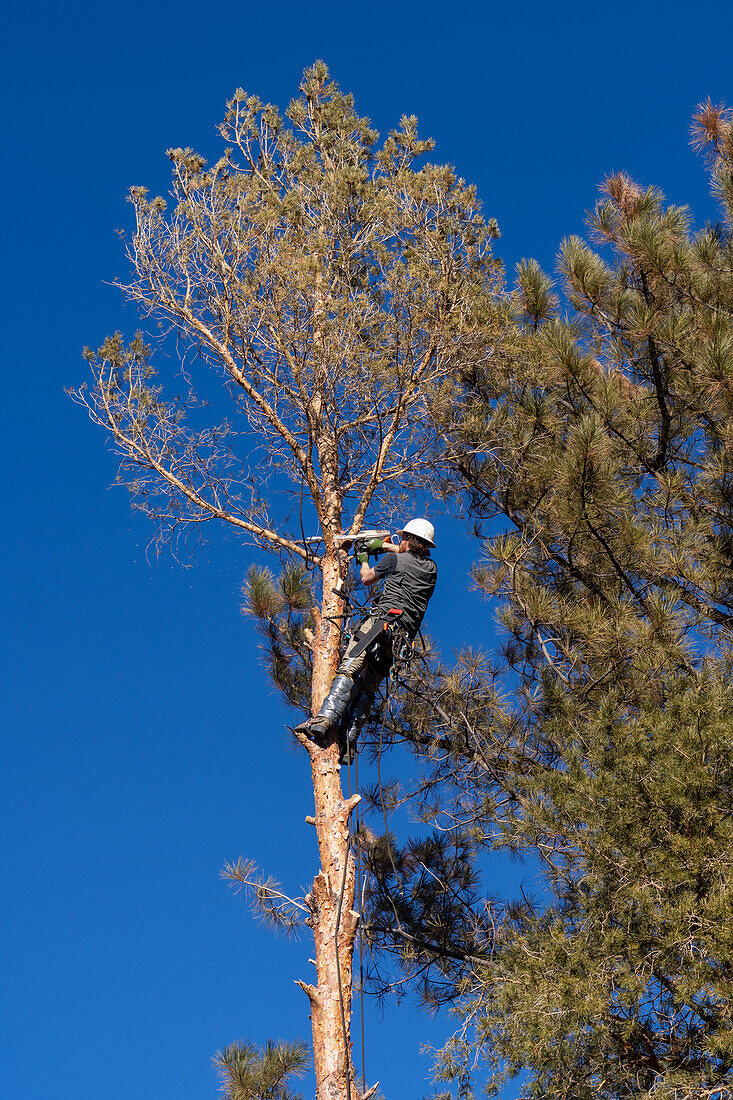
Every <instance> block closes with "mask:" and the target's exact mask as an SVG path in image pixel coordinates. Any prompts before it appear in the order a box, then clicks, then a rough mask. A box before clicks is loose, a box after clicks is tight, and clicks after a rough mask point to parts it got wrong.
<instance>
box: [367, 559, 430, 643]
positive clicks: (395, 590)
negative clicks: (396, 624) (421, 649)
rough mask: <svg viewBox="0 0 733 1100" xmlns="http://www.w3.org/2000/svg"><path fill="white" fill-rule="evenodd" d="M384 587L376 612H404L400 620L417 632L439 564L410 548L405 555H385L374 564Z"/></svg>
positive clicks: (409, 628)
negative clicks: (393, 609)
mask: <svg viewBox="0 0 733 1100" xmlns="http://www.w3.org/2000/svg"><path fill="white" fill-rule="evenodd" d="M374 572H375V573H376V574H377V578H378V579H379V580H382V579H383V580H384V587H383V588H382V591H381V593H380V594H379V596H378V597H377V601H376V605H375V611H377V612H384V611H389V609H390V608H391V607H395V608H399V609H400V610H401V611H402V615H401V616H400V621H401V622H403V623H404V625H405V626H406V627H407V629H408V630H409V631H410V633H411V634H415V633H416V632H417V630H418V628H419V626H420V623H421V622H422V620H423V615H424V614H425V609H426V608H427V606H428V602H429V600H430V597H431V596H432V594H433V590H434V588H435V581H436V579H437V576H438V567H437V565H436V564H435V562H434V561H433V559H432V558H418V557H416V556H415V555H414V554H411V553H410V552H409V550H407V551H405V553H404V554H393V553H391V552H390V553H389V554H384V555H383V556H382V557H381V558H379V559H378V561H377V563H376V565H375V566H374Z"/></svg>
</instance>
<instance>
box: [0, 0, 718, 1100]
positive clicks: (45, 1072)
mask: <svg viewBox="0 0 733 1100" xmlns="http://www.w3.org/2000/svg"><path fill="white" fill-rule="evenodd" d="M732 32H733V9H731V8H729V7H728V6H727V5H722V4H712V3H708V2H706V0H701V2H698V3H696V4H694V5H693V4H682V3H674V2H671V3H667V4H652V3H649V4H645V3H635V4H631V3H623V2H621V3H617V4H614V5H613V6H609V7H608V9H602V8H600V7H597V8H590V7H587V6H586V5H585V4H580V3H570V4H556V5H547V4H540V3H534V2H530V3H518V4H513V5H506V4H503V5H500V6H499V5H492V4H488V3H475V2H470V3H456V4H452V5H439V4H436V3H433V2H432V0H430V2H423V3H419V4H418V3H415V2H412V0H411V2H408V3H399V2H392V3H384V2H381V0H380V2H377V3H373V4H371V5H370V6H368V7H364V8H357V7H356V6H351V5H345V4H335V3H326V4H324V3H320V4H318V3H316V4H312V5H304V4H303V5H301V4H296V3H293V2H291V0H283V2H282V3H280V4H277V5H272V6H269V7H268V6H265V5H257V6H254V5H252V4H247V3H244V4H238V5H224V4H220V3H217V2H216V0H214V2H212V3H210V4H208V5H204V6H202V5H194V4H192V3H190V2H189V0H182V2H179V3H177V4H173V3H168V2H161V0H151V2H150V3H149V4H141V3H139V2H138V0H133V2H130V3H128V4H125V5H121V4H114V5H107V6H104V5H91V4H79V3H73V2H72V3H70V4H66V5H55V4H48V3H44V4H38V5H35V6H33V7H32V8H26V9H23V10H22V9H21V6H20V5H15V6H14V9H13V10H12V11H11V12H10V13H9V14H8V17H7V23H6V34H5V41H4V44H3V52H4V57H3V64H2V70H1V72H2V75H1V77H0V79H2V81H3V85H4V87H3V93H4V96H3V103H4V123H5V126H4V131H5V132H4V142H3V144H4V149H5V166H6V167H5V170H4V172H3V175H2V180H1V181H0V186H1V187H2V190H3V211H4V215H5V217H4V231H5V242H4V249H3V251H4V259H5V262H4V264H3V282H4V286H3V302H4V305H5V307H6V321H5V325H4V340H3V352H4V354H3V360H4V378H3V390H4V393H3V397H4V400H3V402H2V435H1V437H0V438H2V442H3V446H4V450H5V457H4V470H5V478H4V509H3V511H4V521H5V522H4V527H5V533H4V538H3V541H2V551H3V563H4V569H3V573H4V578H5V584H4V591H3V622H4V625H5V631H4V634H5V639H6V652H5V656H4V659H3V663H2V675H3V680H4V687H3V710H4V715H3V729H4V734H5V748H4V754H3V755H4V759H3V767H2V779H0V790H1V791H2V806H1V809H0V812H1V813H2V819H3V820H2V831H3V836H4V845H3V853H2V857H1V858H2V863H1V865H0V875H1V881H2V884H3V887H4V891H3V892H4V900H3V905H2V912H1V914H0V928H1V930H2V931H1V942H2V950H3V954H4V961H3V971H4V983H3V984H4V987H5V996H4V998H3V1009H2V1011H3V1013H4V1016H5V1018H4V1019H3V1020H2V1027H1V1029H0V1030H1V1032H2V1034H3V1037H4V1041H5V1046H6V1049H5V1051H4V1053H3V1056H2V1057H3V1065H2V1067H0V1074H1V1076H2V1079H3V1082H4V1087H5V1093H6V1095H8V1096H13V1097H25V1096H39V1095H43V1096H44V1097H46V1098H47V1100H86V1098H87V1097H91V1096H100V1095H103V1096H104V1097H105V1100H118V1098H119V1100H122V1098H123V1097H124V1098H125V1100H128V1098H129V1097H135V1098H136V1100H147V1098H153V1097H155V1098H156V1100H159V1098H160V1097H171V1098H175V1100H194V1098H195V1100H200V1098H202V1097H205V1096H213V1095H214V1094H215V1092H216V1081H215V1078H214V1076H213V1073H212V1071H211V1068H210V1065H209V1058H210V1056H211V1054H212V1053H213V1052H214V1050H215V1049H216V1048H217V1047H219V1046H223V1045H224V1044H226V1043H228V1042H230V1041H231V1040H232V1039H235V1038H237V1037H244V1038H247V1039H251V1040H254V1041H257V1042H264V1041H265V1040H266V1039H267V1038H268V1037H270V1036H272V1037H283V1038H288V1039H294V1038H296V1037H299V1036H303V1037H306V1038H307V1037H308V1035H309V1025H308V1019H307V1011H306V1005H305V998H304V997H303V994H302V993H301V992H300V991H299V990H298V989H297V988H296V987H295V986H294V984H293V979H294V978H297V977H307V976H308V969H309V964H308V961H307V959H308V954H309V946H308V943H307V941H303V942H300V943H298V942H295V943H286V942H283V941H280V940H278V941H275V940H273V938H272V937H271V935H270V933H269V932H268V931H267V930H265V929H263V928H262V927H260V926H259V925H257V924H256V923H255V922H254V921H253V920H252V918H251V917H250V914H249V911H248V910H247V908H246V906H245V904H244V903H243V901H242V900H241V899H237V898H233V897H232V896H231V894H230V893H229V892H228V890H227V888H226V886H225V885H224V884H223V883H222V881H221V880H220V879H219V877H218V870H219V868H220V866H221V864H222V863H223V861H224V860H225V859H228V858H235V857H236V856H237V855H239V854H240V853H241V854H243V855H246V856H252V857H254V858H256V859H257V860H258V861H259V862H260V863H261V864H262V865H263V866H264V867H265V868H266V869H267V870H268V871H270V872H272V873H273V874H275V875H277V876H278V877H279V878H280V879H281V881H283V882H284V883H286V884H287V885H288V886H290V887H292V888H293V889H294V890H298V889H299V888H300V887H305V886H306V885H307V883H308V882H309V880H310V879H311V877H312V874H313V871H314V869H315V850H314V838H313V835H312V831H310V830H308V829H307V827H306V826H305V825H304V824H303V817H304V815H305V814H306V813H308V812H310V809H311V805H312V792H311V791H310V783H309V771H308V767H307V762H306V760H305V757H304V756H300V755H298V754H296V753H295V752H293V751H292V750H291V749H290V748H289V739H288V735H287V733H286V732H285V730H284V728H283V722H284V718H285V714H284V711H283V710H282V708H281V706H280V703H279V701H278V699H277V698H276V696H275V695H274V694H273V693H272V692H271V690H270V688H269V686H268V684H267V682H266V680H265V678H264V676H262V675H261V673H260V670H259V669H258V666H257V649H256V644H257V643H256V638H255V637H254V634H253V630H252V628H251V627H250V626H249V625H248V624H247V623H245V622H243V621H242V619H241V617H240V615H239V597H238V590H239V586H240V584H241V581H242V578H243V575H244V571H245V569H246V566H247V564H248V562H249V561H250V560H251V554H250V552H249V551H248V550H247V549H246V547H244V546H243V545H242V544H241V542H239V541H238V540H237V539H236V538H234V537H232V536H225V537H222V536H221V535H220V534H219V533H217V532H215V531H214V530H213V529H212V531H211V536H212V539H213V541H212V543H211V545H210V546H209V547H208V549H207V551H206V553H205V554H203V555H201V556H200V559H199V561H198V563H197V564H196V565H195V566H193V567H191V568H185V567H184V566H182V565H181V564H179V563H177V562H176V561H174V560H173V559H172V558H171V557H170V556H164V557H163V558H161V559H160V560H158V561H155V560H152V561H148V559H147V557H146V545H147V543H148V540H149V538H150V535H151V533H152V532H151V530H150V528H149V526H148V525H147V523H146V522H145V521H144V520H143V519H141V518H140V517H135V516H133V515H132V514H131V513H130V510H129V503H128V499H127V496H126V494H125V492H124V491H123V490H119V489H110V488H109V486H110V485H111V483H112V482H113V480H114V476H115V462H114V460H113V458H112V457H111V456H110V455H109V453H108V452H107V451H106V450H105V447H104V441H103V439H102V437H101V434H100V433H99V432H98V431H97V430H95V429H94V428H93V426H92V425H91V424H90V423H89V422H88V421H87V420H86V419H85V418H84V416H83V415H82V411H81V410H80V409H78V408H77V407H76V406H74V405H72V404H71V402H70V401H69V400H68V399H67V398H66V397H65V396H64V394H63V387H64V386H66V385H77V384H79V382H81V381H82V380H83V378H84V370H85V366H84V363H83V362H82V359H81V355H80V349H81V347H82V346H83V345H85V344H91V345H93V346H96V345H98V344H99V343H100V342H101V341H102V339H103V338H104V336H105V335H106V334H107V333H109V332H111V331H113V330H115V329H116V328H122V329H124V330H125V331H126V332H128V333H131V332H132V331H134V328H135V326H136V318H135V317H134V315H133V314H132V312H131V311H130V310H129V309H125V308H123V306H122V303H121V302H120V300H119V296H118V293H117V292H116V291H115V290H114V288H112V287H110V286H109V285H107V284H108V283H109V281H111V280H112V279H113V278H114V276H115V275H118V274H119V275H124V273H125V265H124V257H123V255H122V249H121V246H120V242H119V240H118V239H117V237H116V235H115V232H114V231H115V229H116V228H117V227H129V225H130V212H131V211H130V208H129V206H128V205H127V204H126V203H125V194H126V191H127V188H128V187H129V186H130V185H133V184H146V185H148V186H149V187H150V188H151V190H153V191H156V192H165V190H166V187H167V174H168V161H167V159H166V157H165V154H164V151H165V149H166V148H168V147H170V146H180V145H190V146H193V147H195V148H197V149H199V150H200V151H201V152H203V153H204V154H205V155H206V154H209V155H211V154H215V153H216V151H217V149H218V141H217V135H216V124H217V122H218V121H219V120H220V118H221V116H222V114H223V110H224V102H225V100H226V98H227V97H228V96H229V95H231V93H232V92H233V90H234V89H235V88H236V87H237V86H240V85H241V86H244V87H245V88H247V89H248V90H250V91H253V92H257V93H258V94H259V95H260V96H262V98H264V99H266V100H270V101H272V102H276V103H279V104H281V105H285V104H286V103H287V101H288V100H289V99H290V98H291V96H293V95H294V94H295V92H296V89H297V84H298V81H299V77H300V73H301V71H302V69H303V68H304V67H305V66H306V65H308V64H310V63H311V62H312V61H313V60H314V59H315V58H324V59H325V60H326V61H327V62H328V64H329V65H330V67H331V70H332V73H333V75H334V76H335V77H336V78H337V79H338V80H339V81H340V83H341V84H342V86H343V87H344V88H346V89H349V90H351V91H353V92H354V93H355V95H356V99H357V106H358V108H359V110H360V111H361V112H362V113H364V114H366V115H368V116H370V117H371V118H372V119H373V121H374V123H375V125H376V126H377V127H378V128H379V129H381V130H382V132H384V131H385V130H386V129H388V128H389V127H390V126H391V125H392V124H393V123H394V122H395V120H396V119H397V118H398V117H399V116H400V115H401V114H403V113H408V114H416V115H417V116H418V117H419V119H420V122H421V130H422V132H423V134H424V135H426V136H427V135H430V136H432V137H434V138H435V139H436V141H437V149H436V152H435V154H434V156H435V158H437V159H439V160H441V161H449V162H452V163H453V164H455V165H456V166H457V168H458V170H459V172H460V173H461V174H462V175H463V176H465V177H466V178H467V179H469V180H471V181H474V182H475V183H476V184H477V185H478V188H479V193H480V195H481V197H482V200H483V202H484V205H485V211H486V214H487V216H492V217H496V218H497V219H498V221H499V225H500V228H501V231H502V238H501V240H500V241H499V242H497V249H496V250H497V253H498V254H499V255H500V256H502V257H503V258H504V259H505V261H506V263H507V266H508V269H509V270H512V269H513V265H514V263H515V262H516V261H517V260H518V259H519V258H520V257H522V256H528V255H533V256H535V257H536V258H537V259H539V261H540V262H541V263H542V264H543V265H544V266H545V267H546V268H548V269H550V270H552V268H553V266H554V256H555V254H556V250H557V246H558V243H559V241H560V239H561V238H562V237H563V236H564V235H566V234H568V233H573V232H580V231H582V226H583V215H584V211H585V210H586V209H588V207H590V206H591V205H592V204H593V202H594V200H595V197H596V194H597V185H598V183H599V181H600V179H601V178H602V177H603V175H604V174H605V173H607V172H609V171H611V170H617V169H624V170H626V171H628V172H630V173H631V175H632V176H634V177H635V178H636V179H637V180H639V181H640V182H642V183H645V184H646V183H655V184H657V185H659V186H660V187H661V188H662V189H663V191H664V192H665V193H666V194H667V196H668V197H669V198H670V199H671V200H672V201H674V202H683V203H689V204H690V205H691V206H692V208H693V212H694V214H695V216H696V217H697V219H698V220H699V221H704V220H705V219H706V218H708V217H711V216H714V206H713V204H712V202H711V200H710V198H709V195H708V188H707V180H706V177H705V173H704V171H703V167H702V164H701V162H700V161H699V159H698V158H697V157H696V156H695V155H694V153H693V152H692V150H691V149H690V147H689V144H688V125H689V120H690V115H691V113H692V110H693V109H694V106H695V104H696V103H698V102H699V101H700V100H702V99H703V98H704V97H706V96H710V97H711V98H712V99H713V100H714V101H718V100H721V99H727V100H728V101H729V102H733V69H732V67H731V63H730V42H731V36H732ZM441 537H442V538H443V540H444V543H443V548H442V549H441V548H440V547H439V549H438V553H437V560H438V563H439V567H440V570H441V573H440V587H439V589H438V592H437V594H436V596H435V599H434V602H433V605H432V607H431V611H430V622H429V625H430V629H431V632H432V634H433V635H434V636H435V637H436V638H437V639H438V641H439V643H440V645H441V647H442V649H443V652H444V653H446V654H450V652H451V650H452V649H453V648H454V647H455V646H456V645H457V644H459V643H461V642H463V641H466V640H467V641H470V642H472V643H478V642H480V641H483V642H485V643H486V644H489V645H490V644H492V637H493V635H492V624H493V609H492V608H490V607H488V606H487V605H485V604H482V603H480V602H479V601H478V599H477V598H476V597H475V596H474V595H472V594H471V593H469V592H468V591H467V583H466V570H467V566H468V563H469V561H470V557H471V553H472V552H473V547H472V546H471V544H470V540H469V539H468V538H467V537H463V536H462V535H461V534H460V532H454V531H451V532H450V534H449V532H448V531H447V530H441V529H440V525H438V540H439V541H440V539H441ZM449 540H450V542H449V545H446V544H447V543H448V541H449ZM456 624H460V633H459V634H457V633H456ZM522 874H523V872H522V870H521V868H511V869H509V870H508V871H507V869H506V868H497V869H496V873H495V876H496V877H495V883H494V885H496V884H498V885H499V886H500V887H501V886H503V885H504V884H507V888H509V885H510V882H511V880H512V879H514V880H515V881H516V880H517V879H518V878H521V876H522ZM449 1026H450V1025H449V1022H447V1021H445V1020H443V1019H437V1020H427V1021H426V1020H425V1019H424V1018H423V1017H421V1016H419V1014H418V1013H417V1011H416V1010H415V1008H414V1006H413V1005H412V1004H411V1002H410V1001H409V999H408V1001H407V1002H405V1003H403V1004H402V1005H400V1006H398V1007H390V1006H387V1007H386V1009H385V1010H384V1014H383V1015H381V1014H380V1013H379V1012H378V1011H376V1010H374V1011H370V1012H369V1018H368V1023H367V1034H368V1040H367V1042H368V1067H367V1068H368V1077H369V1079H370V1080H372V1081H373V1080H374V1079H375V1078H376V1077H379V1079H380V1080H381V1082H382V1088H383V1091H384V1093H385V1095H386V1097H387V1098H388V1100H393V1098H395V1097H397V1096H400V1097H405V1098H409V1097H414V1098H416V1100H417V1098H419V1097H421V1096H423V1095H425V1094H427V1093H429V1092H430V1085H429V1081H428V1074H429V1059H428V1058H427V1057H425V1056H424V1055H421V1054H420V1047H421V1046H422V1045H423V1044H428V1043H429V1044H438V1043H439V1042H440V1041H441V1038H443V1037H444V1036H445V1034H446V1031H447V1028H448V1027H449ZM357 1057H358V1055H357ZM305 1091H306V1094H307V1093H308V1091H309V1084H308V1083H306V1088H305Z"/></svg>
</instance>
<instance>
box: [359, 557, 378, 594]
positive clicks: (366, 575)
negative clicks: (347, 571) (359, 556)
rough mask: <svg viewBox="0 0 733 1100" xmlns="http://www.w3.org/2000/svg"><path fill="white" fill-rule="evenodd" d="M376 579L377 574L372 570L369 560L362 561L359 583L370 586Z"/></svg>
mask: <svg viewBox="0 0 733 1100" xmlns="http://www.w3.org/2000/svg"><path fill="white" fill-rule="evenodd" d="M377 580H378V577H377V574H376V573H375V572H374V570H373V569H372V567H371V565H370V564H369V562H368V561H365V562H363V563H362V566H361V583H362V584H365V585H366V586H367V588H371V586H372V585H373V584H374V583H375V581H377Z"/></svg>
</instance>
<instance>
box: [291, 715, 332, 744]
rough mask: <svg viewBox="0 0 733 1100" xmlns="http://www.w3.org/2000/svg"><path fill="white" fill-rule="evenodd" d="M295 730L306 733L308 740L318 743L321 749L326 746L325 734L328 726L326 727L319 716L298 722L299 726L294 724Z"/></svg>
mask: <svg viewBox="0 0 733 1100" xmlns="http://www.w3.org/2000/svg"><path fill="white" fill-rule="evenodd" d="M293 732H294V733H303V734H305V736H306V737H307V738H308V740H309V741H312V742H313V744H314V745H318V747H319V748H320V749H323V748H325V747H326V742H325V736H326V734H327V733H328V728H326V729H324V728H323V727H322V726H321V725H320V723H319V722H318V719H317V718H305V719H304V720H303V721H302V722H298V724H297V726H293Z"/></svg>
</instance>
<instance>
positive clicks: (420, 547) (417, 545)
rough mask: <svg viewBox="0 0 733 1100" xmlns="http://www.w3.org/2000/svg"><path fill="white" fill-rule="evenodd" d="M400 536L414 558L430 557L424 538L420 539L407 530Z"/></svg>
mask: <svg viewBox="0 0 733 1100" xmlns="http://www.w3.org/2000/svg"><path fill="white" fill-rule="evenodd" d="M402 537H403V538H404V539H405V541H406V543H407V547H408V549H409V551H410V553H411V554H414V555H415V557H416V558H429V557H430V547H429V546H428V544H427V543H426V541H425V539H421V538H419V537H418V536H417V535H412V534H410V533H409V531H408V532H406V533H405V534H404V535H403V536H402Z"/></svg>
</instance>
